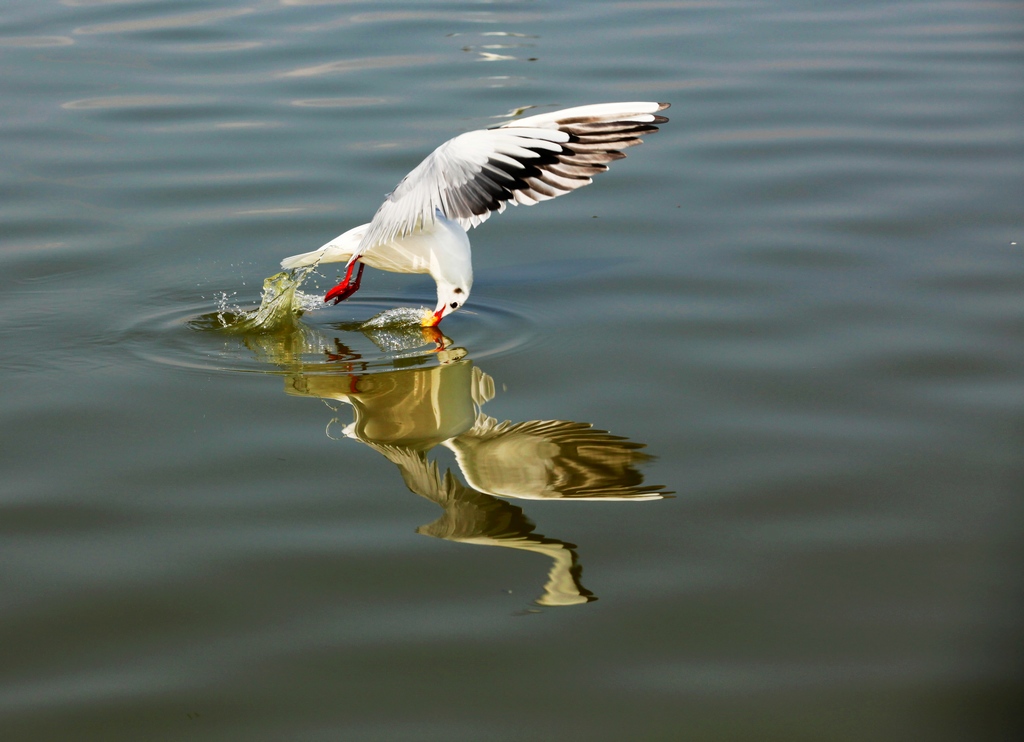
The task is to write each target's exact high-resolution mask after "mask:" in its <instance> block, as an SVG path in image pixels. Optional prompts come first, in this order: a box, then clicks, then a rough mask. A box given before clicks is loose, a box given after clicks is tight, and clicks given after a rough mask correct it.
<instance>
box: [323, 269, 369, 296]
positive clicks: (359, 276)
mask: <svg viewBox="0 0 1024 742" xmlns="http://www.w3.org/2000/svg"><path fill="white" fill-rule="evenodd" d="M356 263H359V272H358V273H356V280H355V283H353V284H352V285H351V286H350V285H349V282H350V281H351V280H352V271H353V269H354V268H355V267H356ZM365 267H366V266H365V265H363V264H362V262H360V261H358V260H356V261H354V262H352V263H351V264H350V265H349V267H348V270H347V271H345V280H344V281H342V282H341V283H339V284H338V285H337V286H335V287H334V288H333V289H331V290H330V291H328V292H327V296H325V297H324V301H325V302H328V301H330V300H331V299H334V303H335V304H337V303H338V302H341V301H345V299H347V298H348V297H350V296H352V294H354V293H355V292H357V291H359V282H360V281H362V280H363V268H365Z"/></svg>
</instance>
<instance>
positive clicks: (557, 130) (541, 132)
mask: <svg viewBox="0 0 1024 742" xmlns="http://www.w3.org/2000/svg"><path fill="white" fill-rule="evenodd" d="M666 108H668V104H667V103H648V102H639V103H599V104H596V105H590V106H579V107H576V108H567V109H565V110H561V111H555V112H553V113H544V114H540V115H538V116H530V117H528V118H525V119H519V120H516V121H511V122H509V123H507V124H504V125H502V126H499V127H496V128H494V129H484V130H479V131H470V132H466V133H465V134H461V135H459V136H457V137H455V138H454V139H449V140H448V141H447V142H445V143H444V144H442V145H441V146H440V147H438V148H437V149H435V150H434V151H433V152H432V153H431V154H430V155H428V156H427V158H426V159H425V160H423V162H421V163H420V164H419V165H418V166H417V167H416V168H415V169H414V170H413V171H412V172H410V173H409V174H408V175H407V176H405V178H404V179H403V180H402V182H401V183H399V184H398V186H397V187H396V188H395V190H394V191H392V192H391V193H390V194H388V196H387V198H386V199H385V200H384V203H383V204H382V205H381V206H380V208H379V209H378V210H377V213H376V214H375V215H374V217H373V220H372V221H371V222H370V223H369V224H363V225H361V226H359V227H355V228H353V229H350V230H349V231H347V232H345V233H344V234H342V235H339V236H338V237H335V238H334V239H333V240H331V241H330V242H328V243H327V244H326V245H324V246H323V247H321V248H320V249H319V250H314V251H313V252H309V253H305V254H303V255H294V256H292V257H290V258H286V259H285V260H283V261H281V266H282V267H283V268H287V269H294V268H302V267H305V266H313V265H319V264H320V263H340V262H345V263H346V270H345V279H344V280H343V281H342V282H341V283H339V284H338V285H337V286H335V287H334V288H333V289H331V290H330V291H328V292H327V295H326V296H325V297H324V301H332V300H333V301H334V302H335V303H337V302H339V301H342V300H344V299H347V298H348V297H349V296H351V295H352V294H354V293H355V292H356V291H357V290H358V289H359V283H360V280H361V279H362V276H363V267H364V266H366V265H369V266H370V267H372V268H378V269H380V270H385V271H393V272H395V273H429V274H430V276H431V277H432V278H433V279H434V281H435V282H436V283H437V307H436V308H435V310H434V312H433V313H431V314H428V315H427V316H426V317H425V318H424V319H423V324H424V325H428V326H433V325H436V324H437V323H439V322H440V321H441V320H442V318H444V317H445V316H447V315H449V314H451V313H452V312H454V311H455V310H456V309H458V308H459V307H461V306H463V305H465V303H466V300H467V299H469V292H470V290H471V289H472V287H473V264H472V258H471V255H470V248H469V238H468V237H467V235H466V230H467V229H469V228H470V227H475V226H477V225H478V224H481V223H482V222H484V221H486V219H487V218H488V217H489V216H490V215H491V213H493V212H499V213H500V212H502V211H504V210H505V207H506V206H507V205H508V204H510V203H511V204H513V205H516V204H535V203H537V202H538V201H546V200H548V199H551V198H555V197H556V196H561V195H563V194H565V193H569V192H571V191H574V190H576V189H577V188H582V187H583V186H585V185H587V184H588V183H590V182H591V177H592V176H594V175H596V174H597V173H600V172H603V171H605V170H607V169H608V165H607V163H609V162H612V161H613V160H619V159H622V158H623V157H625V155H624V154H623V153H622V150H623V149H626V148H627V147H632V146H634V145H637V144H640V143H641V142H642V140H641V136H643V135H645V134H650V133H653V132H656V131H657V130H658V127H657V126H656V125H655V124H662V123H665V122H666V121H668V119H667V118H665V117H664V116H659V115H657V112H658V111H662V110H664V109H666ZM357 264H358V272H357V273H356V274H355V278H354V279H353V275H352V274H353V271H354V270H355V269H356V267H357Z"/></svg>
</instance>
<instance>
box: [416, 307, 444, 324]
mask: <svg viewBox="0 0 1024 742" xmlns="http://www.w3.org/2000/svg"><path fill="white" fill-rule="evenodd" d="M443 317H444V310H443V309H438V310H437V311H436V312H434V313H433V314H430V315H427V316H426V317H424V318H423V320H422V321H421V322H420V325H421V326H422V327H437V326H438V325H439V324H441V319H442V318H443Z"/></svg>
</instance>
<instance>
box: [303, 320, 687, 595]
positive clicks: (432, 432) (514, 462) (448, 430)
mask: <svg viewBox="0 0 1024 742" xmlns="http://www.w3.org/2000/svg"><path fill="white" fill-rule="evenodd" d="M427 331H428V330H424V332H427ZM429 331H430V332H434V331H433V330H429ZM437 345H438V349H439V350H438V355H440V354H441V353H448V354H451V351H452V349H451V348H450V341H449V340H448V339H447V338H443V337H442V340H439V341H437ZM445 358H446V359H447V360H444V361H442V363H441V364H440V365H437V366H430V367H421V368H411V369H401V370H396V371H389V372H386V373H377V374H336V375H322V374H313V375H304V374H302V373H294V374H292V375H291V376H290V377H289V379H288V382H287V387H286V389H287V391H288V392H289V393H290V394H297V395H302V396H314V397H319V398H321V399H334V400H338V401H342V402H346V403H348V404H350V405H351V406H352V408H353V410H354V413H355V414H354V420H353V421H352V422H351V423H350V424H348V425H346V426H345V427H344V429H343V432H344V434H345V436H347V437H349V438H353V439H355V440H358V441H360V442H362V443H364V444H366V445H367V446H369V447H371V448H373V449H374V450H375V451H377V452H378V453H380V454H381V455H383V456H384V457H385V458H387V459H388V460H389V461H391V462H392V463H393V464H395V466H397V467H398V469H399V471H400V472H401V474H402V478H403V480H404V481H405V484H406V486H407V487H408V488H409V489H410V490H411V491H412V492H414V493H416V494H418V495H420V496H422V497H425V498H427V499H429V500H431V501H432V502H435V503H437V505H439V506H440V507H441V508H442V509H443V511H444V512H443V514H442V516H441V517H440V518H438V519H437V520H436V521H434V522H433V523H431V524H429V525H426V526H422V527H420V528H419V529H417V532H419V533H423V534H425V535H428V536H434V537H437V538H442V539H445V540H449V541H458V542H460V543H469V544H477V545H487V546H504V547H508V548H513V549H520V550H525V551H532V552H535V553H539V554H543V555H545V556H546V557H548V558H549V559H551V562H552V566H551V569H550V571H549V573H548V580H547V583H546V584H545V586H544V592H543V594H542V595H541V597H539V598H538V599H537V601H536V602H537V603H538V604H541V605H572V604H575V603H585V602H588V601H590V600H595V599H596V598H594V597H593V594H592V593H591V592H590V591H588V590H587V589H586V588H584V587H583V586H582V584H580V574H581V572H582V567H581V566H580V564H579V561H578V557H577V554H576V547H575V546H574V545H573V544H569V543H567V542H564V541H560V540H558V539H554V538H549V537H546V536H542V535H540V534H538V533H536V531H535V528H536V527H535V526H534V524H533V523H532V522H531V521H530V520H529V519H528V518H527V517H526V515H525V514H524V513H523V510H522V509H521V508H519V507H517V506H515V505H512V504H511V503H508V502H505V501H504V500H499V499H497V498H498V497H503V498H520V499H544V500H552V499H565V500H577V501H578V500H620V501H637V500H656V499H661V498H663V497H665V496H667V495H669V494H670V493H668V492H665V491H663V489H662V487H661V486H659V485H645V484H644V481H643V475H642V474H641V472H640V470H639V469H638V464H641V463H643V462H645V461H648V460H649V459H650V457H649V456H647V455H646V454H644V453H642V452H641V451H640V449H641V448H643V444H640V443H634V442H632V441H629V440H627V439H625V438H622V437H619V436H614V435H611V434H610V433H607V432H605V431H603V430H596V429H594V428H592V427H591V426H590V425H588V424H587V423H578V422H569V421H564V420H530V421H526V422H521V423H512V422H509V421H505V422H498V421H497V420H495V419H494V418H492V417H489V416H487V415H485V414H483V413H482V412H480V408H481V407H482V406H483V405H484V404H486V403H487V402H489V401H490V400H491V399H492V398H493V397H494V394H495V388H494V387H495V385H494V381H493V379H491V377H490V376H488V375H487V374H486V373H484V372H482V371H481V370H480V369H479V368H477V367H476V366H474V365H473V362H472V361H470V360H469V359H467V358H464V357H461V356H458V355H447V356H445ZM438 445H443V446H445V447H447V448H449V449H451V450H452V451H453V452H454V453H455V460H456V462H457V463H458V467H459V470H460V471H461V472H462V475H463V476H464V477H465V481H466V483H467V484H463V483H462V482H460V481H459V480H458V479H457V478H456V477H455V476H454V475H453V474H452V472H451V471H445V472H444V474H442V473H441V470H440V468H439V467H438V465H437V463H436V462H431V461H429V460H428V459H427V452H428V451H430V450H431V449H433V448H435V447H437V446H438Z"/></svg>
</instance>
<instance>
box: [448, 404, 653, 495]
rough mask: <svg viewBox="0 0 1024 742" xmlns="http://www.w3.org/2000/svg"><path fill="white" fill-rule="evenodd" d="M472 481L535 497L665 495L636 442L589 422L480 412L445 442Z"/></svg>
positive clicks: (500, 491)
mask: <svg viewBox="0 0 1024 742" xmlns="http://www.w3.org/2000/svg"><path fill="white" fill-rule="evenodd" d="M444 445H445V446H447V447H448V448H450V449H452V451H454V452H455V458H456V460H457V461H458V463H459V468H460V469H461V470H462V473H463V475H464V476H465V477H466V481H467V482H469V484H470V485H472V486H473V487H476V488H477V489H478V490H480V491H481V492H486V493H488V494H491V495H497V496H498V497H519V498H524V499H530V500H539V499H558V498H567V499H573V500H660V499H661V498H662V497H664V495H663V494H662V493H661V492H659V490H661V487H660V486H651V485H648V486H644V484H643V481H644V478H643V475H642V474H640V472H639V471H638V470H637V469H636V467H635V466H634V464H636V463H638V462H640V461H645V460H647V459H649V458H650V456H648V455H647V454H644V453H641V452H640V450H639V449H641V448H643V444H641V443H633V442H632V441H629V440H626V439H625V438H622V437H620V436H616V435H611V434H610V433H608V432H607V431H604V430H595V429H594V428H593V427H591V426H590V425H588V424H587V423H574V422H567V421H564V420H529V421H527V422H522V423H516V424H513V423H511V422H509V421H507V420H506V421H505V422H502V423H499V422H498V421H497V420H495V419H494V418H493V417H487V416H486V415H480V417H479V418H478V419H477V422H476V424H475V425H474V426H473V428H472V429H471V430H468V431H467V432H465V433H463V434H462V435H460V436H458V437H456V438H452V439H451V440H448V441H446V442H445V444H444Z"/></svg>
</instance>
